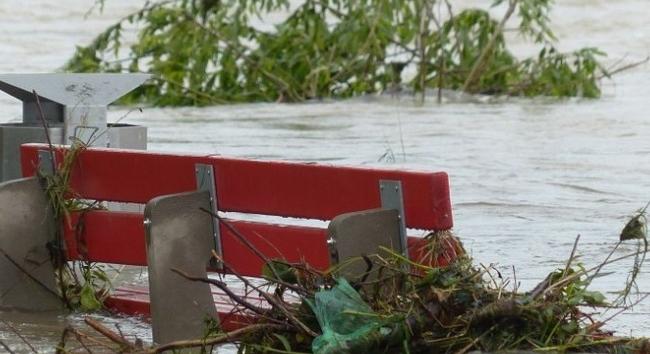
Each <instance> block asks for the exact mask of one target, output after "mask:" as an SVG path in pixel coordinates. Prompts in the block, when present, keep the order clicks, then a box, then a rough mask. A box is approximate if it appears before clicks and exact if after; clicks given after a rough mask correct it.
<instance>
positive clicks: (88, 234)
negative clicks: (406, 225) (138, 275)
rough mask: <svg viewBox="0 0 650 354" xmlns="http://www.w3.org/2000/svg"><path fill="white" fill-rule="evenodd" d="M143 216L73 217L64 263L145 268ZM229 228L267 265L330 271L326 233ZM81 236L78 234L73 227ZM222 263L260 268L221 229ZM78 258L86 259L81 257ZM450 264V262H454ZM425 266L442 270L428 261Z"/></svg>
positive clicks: (417, 241) (413, 243) (246, 225)
mask: <svg viewBox="0 0 650 354" xmlns="http://www.w3.org/2000/svg"><path fill="white" fill-rule="evenodd" d="M142 219H143V216H142V214H138V213H125V212H109V211H93V212H89V213H86V214H85V215H84V216H79V215H74V216H73V218H72V228H66V233H65V235H66V241H67V246H68V257H69V258H70V259H86V260H90V261H95V262H102V263H116V264H130V265H139V266H146V265H147V256H146V250H145V248H146V247H145V237H144V227H143V225H142ZM229 223H230V224H231V225H232V226H233V227H234V228H235V229H236V230H238V231H239V232H240V233H241V234H242V235H243V236H244V237H246V239H247V240H249V241H250V242H251V243H252V244H253V245H255V247H256V248H257V249H258V250H259V251H260V252H262V253H263V254H264V255H266V256H267V257H269V258H270V259H285V260H287V261H290V262H301V261H305V262H307V263H309V264H310V265H311V266H313V267H315V268H316V269H321V270H325V269H327V268H328V267H329V252H328V250H327V245H326V239H327V236H326V233H327V231H326V230H325V229H320V228H314V227H301V226H288V225H274V224H266V223H259V222H248V221H241V220H230V221H229ZM78 224H79V225H80V226H79V228H80V229H79V231H78V232H77V225H78ZM221 235H222V246H223V253H224V260H225V261H226V262H227V263H228V265H230V266H231V267H232V268H233V269H235V270H236V271H237V272H238V273H241V274H242V275H246V276H259V275H260V274H261V270H262V266H263V262H262V260H261V259H260V258H259V257H257V256H256V255H255V254H254V253H253V251H251V250H250V249H249V248H248V247H246V246H245V245H244V244H243V243H242V242H240V241H239V238H237V237H236V236H235V235H233V234H232V232H231V231H230V229H228V228H227V227H226V226H225V225H221ZM422 245H423V240H422V239H421V238H418V237H409V253H410V254H411V258H412V259H414V260H418V259H421V258H422V257H423V254H424V253H425V251H423V250H422V247H421V246H422ZM81 254H85V256H84V257H82V256H81ZM452 258H453V257H452ZM425 262H426V263H433V264H436V265H446V264H447V263H446V262H443V261H442V260H438V263H436V261H435V260H431V259H427V260H425Z"/></svg>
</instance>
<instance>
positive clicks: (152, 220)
mask: <svg viewBox="0 0 650 354" xmlns="http://www.w3.org/2000/svg"><path fill="white" fill-rule="evenodd" d="M209 198H210V197H209V194H208V192H205V191H203V192H190V193H181V194H174V195H167V196H161V197H158V198H155V199H153V200H151V201H150V202H149V203H147V206H146V207H145V212H144V216H145V225H146V237H147V262H148V265H149V296H150V299H151V320H152V328H153V340H154V342H156V343H158V344H164V343H168V342H171V341H175V340H183V339H195V338H201V337H202V336H203V335H204V330H205V328H206V327H205V324H206V322H205V320H206V319H207V318H214V319H217V311H216V308H215V305H214V300H213V298H212V293H211V291H210V286H209V285H208V284H205V283H201V282H194V281H189V280H187V279H185V278H184V277H182V276H181V275H179V274H177V273H174V272H173V271H172V269H179V270H181V271H183V272H185V273H187V274H189V275H192V276H200V277H205V276H207V273H206V266H207V264H208V261H209V259H210V255H211V252H210V251H211V250H212V248H213V247H214V246H213V239H212V217H211V216H210V215H209V214H208V213H206V212H204V211H201V210H200V208H204V209H206V210H210V199H209Z"/></svg>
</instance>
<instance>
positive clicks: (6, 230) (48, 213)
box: [0, 177, 63, 311]
mask: <svg viewBox="0 0 650 354" xmlns="http://www.w3.org/2000/svg"><path fill="white" fill-rule="evenodd" d="M0 225H1V228H0V274H1V275H2V276H0V307H1V308H8V309H17V310H31V311H44V310H61V309H63V303H62V302H61V299H60V298H59V296H58V295H57V287H56V281H55V277H54V267H53V266H52V262H51V259H50V252H49V250H48V243H50V242H52V241H53V239H54V234H55V233H54V229H55V227H56V226H55V224H54V217H53V214H52V210H51V208H50V207H49V203H48V201H47V197H46V196H45V192H44V191H43V188H42V186H41V184H40V182H39V181H38V179H37V178H36V177H31V178H24V179H19V180H14V181H10V182H5V183H0Z"/></svg>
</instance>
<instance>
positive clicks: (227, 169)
mask: <svg viewBox="0 0 650 354" xmlns="http://www.w3.org/2000/svg"><path fill="white" fill-rule="evenodd" d="M47 149H48V147H47V146H46V145H43V144H27V145H23V146H22V147H21V162H22V171H23V176H32V175H34V174H35V172H36V169H37V166H38V160H39V159H38V151H39V150H47ZM57 155H58V156H57V161H62V156H63V155H62V150H58V151H57ZM196 164H208V165H211V166H213V168H214V172H215V183H216V189H217V205H218V208H219V211H222V212H239V213H250V214H262V215H272V216H282V217H293V218H308V219H318V220H331V219H332V218H334V217H335V216H337V215H339V214H343V213H348V212H354V211H360V210H366V209H373V208H378V207H380V206H381V201H380V194H379V187H378V186H379V181H380V180H396V181H401V183H402V190H403V201H404V209H405V219H406V226H407V227H408V228H412V229H424V230H445V229H450V228H451V227H452V226H453V222H452V212H451V202H450V196H449V182H448V176H447V174H446V173H444V172H435V173H431V172H416V171H396V170H387V169H375V168H357V167H342V166H330V165H320V164H309V163H289V162H270V161H254V160H248V159H236V158H226V157H221V156H198V155H180V154H162V153H153V152H147V151H135V150H118V149H99V148H92V149H87V150H85V151H84V152H83V153H81V154H80V156H79V159H78V161H77V162H76V164H75V166H74V168H73V171H72V182H71V188H72V190H74V191H75V193H76V195H77V196H78V197H81V198H84V199H91V200H100V201H114V202H128V203H140V204H144V203H147V202H148V201H149V200H151V199H153V198H155V197H158V196H161V195H167V194H174V193H181V192H188V191H194V190H196V188H197V187H196V179H195V178H196V177H195V174H194V168H195V165H196ZM80 218H83V223H82V225H83V228H82V229H81V230H82V231H83V232H82V237H80V236H79V235H78V233H77V234H76V233H75V230H67V232H66V240H67V244H68V249H69V257H70V258H72V259H76V258H78V257H80V254H79V250H81V249H83V253H84V254H85V257H86V259H89V260H92V261H97V262H105V263H118V264H131V265H146V252H145V240H144V227H143V216H142V214H141V213H131V212H119V211H93V212H89V213H86V214H85V215H83V216H80V215H76V216H75V222H76V221H79V219H80ZM230 222H231V223H232V225H233V226H235V228H237V229H238V230H239V231H240V232H241V233H242V234H244V235H245V236H246V237H247V238H248V239H249V241H251V242H252V243H253V244H254V245H255V246H256V247H257V248H258V249H259V250H260V251H262V252H263V253H264V254H265V255H267V256H268V257H269V258H285V259H287V260H288V261H301V260H305V261H307V262H309V263H310V264H311V265H312V266H314V267H317V268H320V269H325V268H327V267H328V266H329V253H328V250H327V245H326V239H327V235H326V230H325V229H322V228H318V227H304V226H290V225H277V224H272V223H262V222H251V221H242V220H231V221H230ZM220 230H221V240H222V249H223V255H224V260H225V262H226V263H227V264H228V265H229V266H230V267H232V268H233V269H235V270H237V271H238V272H239V273H241V274H243V275H250V276H257V275H260V271H261V269H262V261H261V260H259V259H258V258H257V257H255V256H254V255H253V254H252V252H251V251H250V250H248V249H247V248H246V247H245V246H244V245H242V244H241V242H239V241H238V240H237V239H236V238H235V237H234V236H233V235H232V234H231V232H230V230H229V229H228V228H226V227H224V225H221V226H220ZM77 231H78V230H77Z"/></svg>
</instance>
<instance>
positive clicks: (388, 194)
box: [379, 180, 408, 257]
mask: <svg viewBox="0 0 650 354" xmlns="http://www.w3.org/2000/svg"><path fill="white" fill-rule="evenodd" d="M379 194H380V197H381V207H382V208H383V209H395V210H397V211H398V214H399V216H398V217H399V235H400V241H401V243H402V244H401V245H400V247H401V248H402V254H403V255H404V256H405V257H408V243H407V238H406V218H405V216H404V197H403V196H402V182H400V181H391V180H379Z"/></svg>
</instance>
